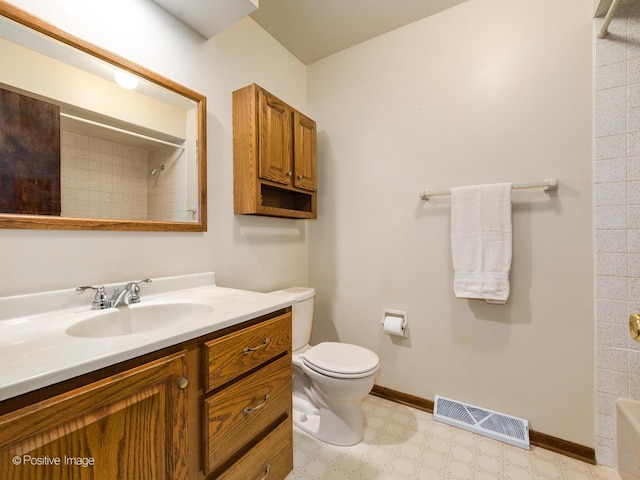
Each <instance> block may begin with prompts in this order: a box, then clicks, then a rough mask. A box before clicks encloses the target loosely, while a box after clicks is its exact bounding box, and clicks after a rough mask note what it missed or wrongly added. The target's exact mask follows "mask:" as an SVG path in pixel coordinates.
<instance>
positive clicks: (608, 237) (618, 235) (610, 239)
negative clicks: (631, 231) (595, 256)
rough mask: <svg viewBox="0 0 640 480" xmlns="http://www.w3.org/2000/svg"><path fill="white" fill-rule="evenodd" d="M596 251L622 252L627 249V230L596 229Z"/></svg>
mask: <svg viewBox="0 0 640 480" xmlns="http://www.w3.org/2000/svg"><path fill="white" fill-rule="evenodd" d="M595 247H596V253H623V252H626V251H627V231H626V230H623V229H620V230H596V245H595Z"/></svg>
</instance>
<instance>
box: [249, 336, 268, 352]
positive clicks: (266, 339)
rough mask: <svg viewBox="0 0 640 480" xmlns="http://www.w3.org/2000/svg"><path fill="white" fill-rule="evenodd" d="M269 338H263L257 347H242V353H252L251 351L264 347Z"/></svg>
mask: <svg viewBox="0 0 640 480" xmlns="http://www.w3.org/2000/svg"><path fill="white" fill-rule="evenodd" d="M270 341H271V340H269V339H268V338H265V339H264V342H262V343H261V344H260V345H258V346H257V347H244V348H243V349H242V354H243V355H246V354H247V353H252V352H257V351H258V350H262V349H263V348H264V347H266V346H267V345H269V342H270Z"/></svg>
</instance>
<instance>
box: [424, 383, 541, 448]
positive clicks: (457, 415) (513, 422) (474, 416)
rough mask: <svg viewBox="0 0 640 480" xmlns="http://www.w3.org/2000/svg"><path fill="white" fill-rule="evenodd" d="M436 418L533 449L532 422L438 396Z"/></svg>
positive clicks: (434, 410)
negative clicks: (530, 438)
mask: <svg viewBox="0 0 640 480" xmlns="http://www.w3.org/2000/svg"><path fill="white" fill-rule="evenodd" d="M433 418H434V419H435V420H438V421H440V422H443V423H447V424H449V425H453V426H454V427H459V428H464V429H465V430H469V431H470V432H473V433H477V434H479V435H484V436H485V437H490V438H493V439H495V440H500V441H502V442H506V443H509V444H511V445H515V446H516V447H520V448H525V449H527V450H529V422H528V421H527V420H524V419H522V418H518V417H512V416H511V415H505V414H504V413H498V412H494V411H492V410H487V409H486V408H480V407H476V406H473V405H468V404H466V403H462V402H457V401H455V400H450V399H448V398H444V397H440V396H437V395H436V401H435V406H434V408H433Z"/></svg>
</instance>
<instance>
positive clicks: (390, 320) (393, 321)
mask: <svg viewBox="0 0 640 480" xmlns="http://www.w3.org/2000/svg"><path fill="white" fill-rule="evenodd" d="M403 322H404V319H403V318H402V317H394V316H392V315H387V316H386V317H384V321H383V322H382V331H383V332H384V333H386V334H387V335H401V336H404V328H403Z"/></svg>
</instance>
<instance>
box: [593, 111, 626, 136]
mask: <svg viewBox="0 0 640 480" xmlns="http://www.w3.org/2000/svg"><path fill="white" fill-rule="evenodd" d="M627 116H628V115H627V112H625V111H616V112H607V113H601V114H598V115H596V132H595V133H596V137H604V136H608V135H619V134H622V133H625V132H626V131H627Z"/></svg>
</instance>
